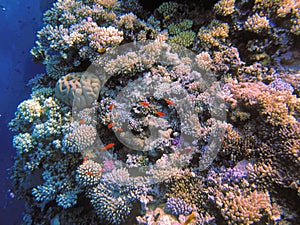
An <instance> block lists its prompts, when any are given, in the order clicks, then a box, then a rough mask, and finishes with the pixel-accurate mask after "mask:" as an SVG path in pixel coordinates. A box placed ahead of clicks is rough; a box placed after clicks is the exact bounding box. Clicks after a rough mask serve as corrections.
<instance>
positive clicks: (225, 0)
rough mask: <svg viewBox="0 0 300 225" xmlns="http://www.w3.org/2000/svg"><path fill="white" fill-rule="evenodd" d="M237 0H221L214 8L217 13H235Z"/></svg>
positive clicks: (224, 14) (223, 14)
mask: <svg viewBox="0 0 300 225" xmlns="http://www.w3.org/2000/svg"><path fill="white" fill-rule="evenodd" d="M234 4H235V0H220V1H219V2H218V3H216V4H215V6H214V9H215V11H216V13H217V14H219V15H222V16H228V15H230V14H232V13H234V11H235V8H234Z"/></svg>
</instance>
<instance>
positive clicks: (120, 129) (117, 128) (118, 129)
mask: <svg viewBox="0 0 300 225" xmlns="http://www.w3.org/2000/svg"><path fill="white" fill-rule="evenodd" d="M115 130H116V131H123V129H122V128H121V127H116V128H115Z"/></svg>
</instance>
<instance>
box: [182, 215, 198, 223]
mask: <svg viewBox="0 0 300 225" xmlns="http://www.w3.org/2000/svg"><path fill="white" fill-rule="evenodd" d="M195 220H196V213H195V212H192V213H191V214H190V215H189V216H188V218H187V219H186V221H185V222H184V223H183V225H189V224H191V223H192V222H194V221H195Z"/></svg>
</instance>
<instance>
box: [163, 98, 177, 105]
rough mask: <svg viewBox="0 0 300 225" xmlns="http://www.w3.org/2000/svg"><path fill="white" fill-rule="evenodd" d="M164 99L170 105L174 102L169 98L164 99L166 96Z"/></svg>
mask: <svg viewBox="0 0 300 225" xmlns="http://www.w3.org/2000/svg"><path fill="white" fill-rule="evenodd" d="M165 101H166V103H167V104H168V105H172V106H174V105H175V103H174V102H173V101H171V100H170V99H166V98H165Z"/></svg>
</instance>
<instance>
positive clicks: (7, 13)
mask: <svg viewBox="0 0 300 225" xmlns="http://www.w3.org/2000/svg"><path fill="white" fill-rule="evenodd" d="M40 2H41V0H19V1H17V0H0V68H1V69H0V99H1V101H0V114H1V117H0V151H1V152H0V156H1V157H0V159H1V163H0V221H1V222H0V224H1V225H10V224H12V225H13V224H21V221H22V216H23V215H22V211H23V202H21V201H18V200H17V199H16V198H13V197H12V196H10V195H9V189H10V188H11V182H10V180H9V178H8V173H7V169H8V168H9V167H11V166H12V165H13V158H14V155H15V150H14V149H13V147H12V144H11V143H12V133H11V132H10V131H8V128H7V123H8V122H9V121H10V120H11V119H12V118H13V115H14V112H15V111H16V107H17V105H18V104H19V103H20V102H21V101H23V100H25V99H27V98H28V97H29V95H30V88H29V87H26V84H27V82H28V80H29V79H30V78H32V77H33V76H34V75H36V74H38V73H41V72H43V70H44V67H43V66H41V65H38V64H36V63H33V62H32V57H31V56H30V53H29V51H30V49H31V48H32V46H33V45H34V41H35V35H36V31H38V30H39V29H40V28H41V27H42V13H41V10H40V7H42V8H43V7H44V5H41V6H40ZM44 2H46V1H44Z"/></svg>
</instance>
